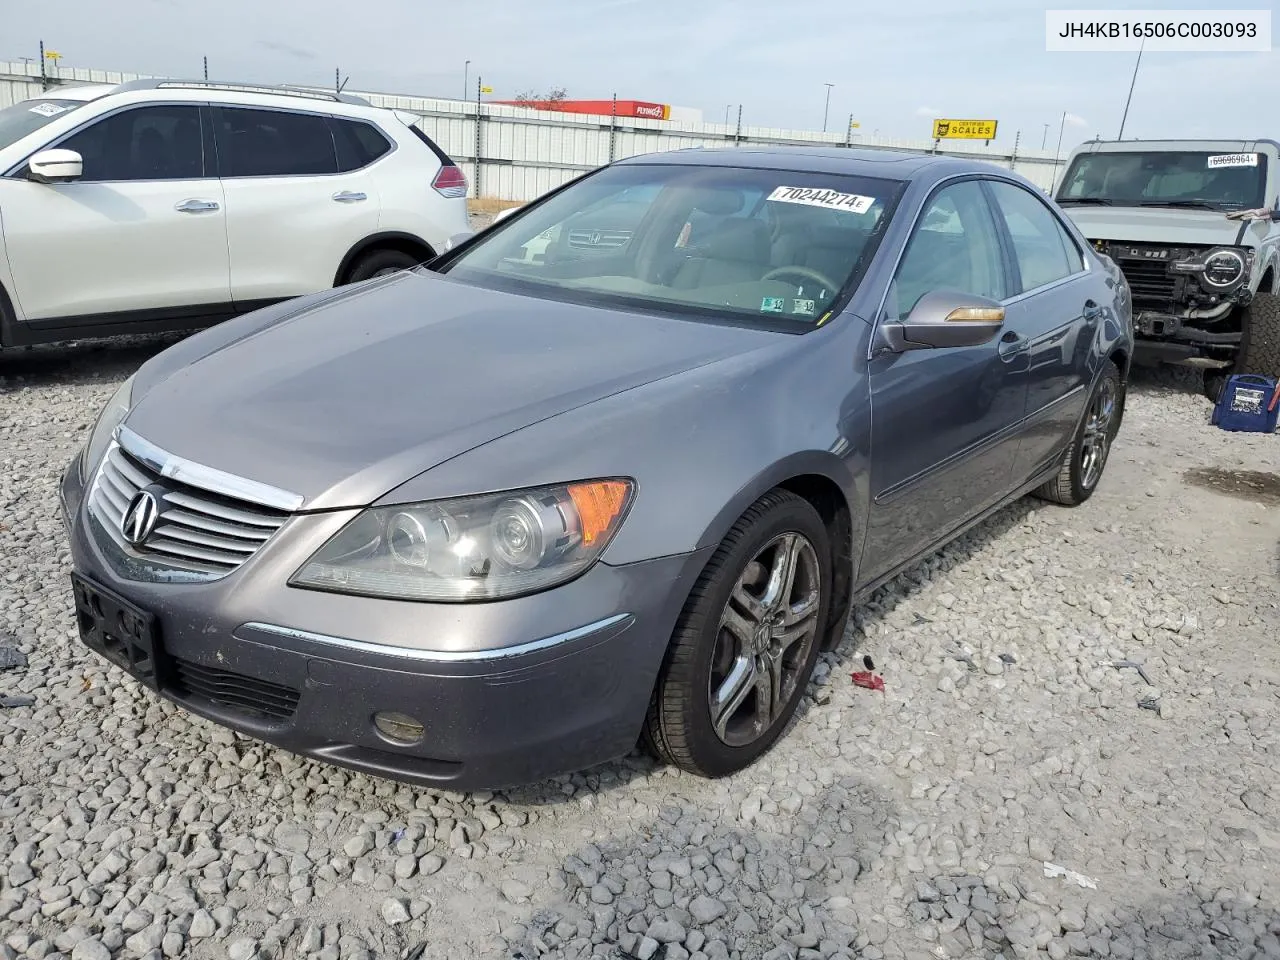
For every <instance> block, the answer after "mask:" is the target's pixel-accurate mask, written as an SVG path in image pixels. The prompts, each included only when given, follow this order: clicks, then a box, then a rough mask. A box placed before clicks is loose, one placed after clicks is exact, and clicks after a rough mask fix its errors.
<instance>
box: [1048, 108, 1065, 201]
mask: <svg viewBox="0 0 1280 960" xmlns="http://www.w3.org/2000/svg"><path fill="white" fill-rule="evenodd" d="M1066 129H1067V111H1065V110H1063V111H1062V123H1061V124H1059V126H1058V147H1057V149H1056V150H1054V151H1053V180H1052V181H1051V183H1052V184H1053V185H1054V186H1056V185H1057V180H1058V157H1059V156H1061V155H1062V132H1063V131H1064V130H1066ZM1049 194H1050V196H1052V195H1053V190H1052V189H1050V190H1049Z"/></svg>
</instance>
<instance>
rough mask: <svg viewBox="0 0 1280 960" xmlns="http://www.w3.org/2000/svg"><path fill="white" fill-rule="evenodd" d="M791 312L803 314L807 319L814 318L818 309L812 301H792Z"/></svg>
mask: <svg viewBox="0 0 1280 960" xmlns="http://www.w3.org/2000/svg"><path fill="white" fill-rule="evenodd" d="M791 312H792V313H802V314H804V315H805V316H806V317H812V316H813V315H814V314H815V313H817V307H816V306H815V304H814V302H813V301H812V300H792V301H791Z"/></svg>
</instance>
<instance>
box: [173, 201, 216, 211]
mask: <svg viewBox="0 0 1280 960" xmlns="http://www.w3.org/2000/svg"><path fill="white" fill-rule="evenodd" d="M173 209H175V210H177V211H178V212H179V213H204V212H205V211H206V210H217V209H218V204H217V203H215V202H214V201H213V200H183V201H182V202H181V203H178V204H174V207H173Z"/></svg>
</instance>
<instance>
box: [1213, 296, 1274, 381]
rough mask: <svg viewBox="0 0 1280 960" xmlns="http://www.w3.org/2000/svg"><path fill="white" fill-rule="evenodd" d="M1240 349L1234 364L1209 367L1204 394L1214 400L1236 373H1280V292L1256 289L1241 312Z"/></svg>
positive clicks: (1265, 374) (1269, 375)
mask: <svg viewBox="0 0 1280 960" xmlns="http://www.w3.org/2000/svg"><path fill="white" fill-rule="evenodd" d="M1240 326H1241V329H1242V332H1243V335H1242V336H1241V338H1240V349H1239V351H1238V352H1237V353H1236V362H1235V364H1234V366H1232V367H1230V368H1228V369H1227V370H1225V371H1218V370H1215V371H1212V372H1210V371H1206V372H1205V375H1204V395H1205V396H1206V397H1208V398H1209V399H1210V400H1212V401H1213V402H1214V403H1217V402H1218V395H1219V394H1220V393H1221V392H1222V388H1223V386H1224V385H1225V384H1226V382H1227V377H1228V376H1229V375H1231V374H1235V373H1256V374H1259V375H1261V376H1264V377H1280V296H1277V295H1276V294H1274V293H1261V292H1259V293H1255V294H1254V295H1253V300H1252V302H1250V304H1249V306H1247V307H1245V309H1244V311H1243V315H1242V316H1241V324H1240Z"/></svg>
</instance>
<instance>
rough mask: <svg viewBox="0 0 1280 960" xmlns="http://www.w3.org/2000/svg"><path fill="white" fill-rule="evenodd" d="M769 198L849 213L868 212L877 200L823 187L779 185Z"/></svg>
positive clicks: (780, 201) (779, 201)
mask: <svg viewBox="0 0 1280 960" xmlns="http://www.w3.org/2000/svg"><path fill="white" fill-rule="evenodd" d="M769 199H770V200H773V201H776V202H778V203H800V204H804V205H805V206H807V207H826V208H827V209H829V210H844V211H847V212H849V213H866V212H867V211H868V210H870V209H871V205H872V204H873V203H875V202H876V199H875V197H864V196H861V195H860V194H857V193H841V192H840V191H838V190H824V189H822V188H821V187H778V189H776V190H774V191H773V193H771V194H769Z"/></svg>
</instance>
